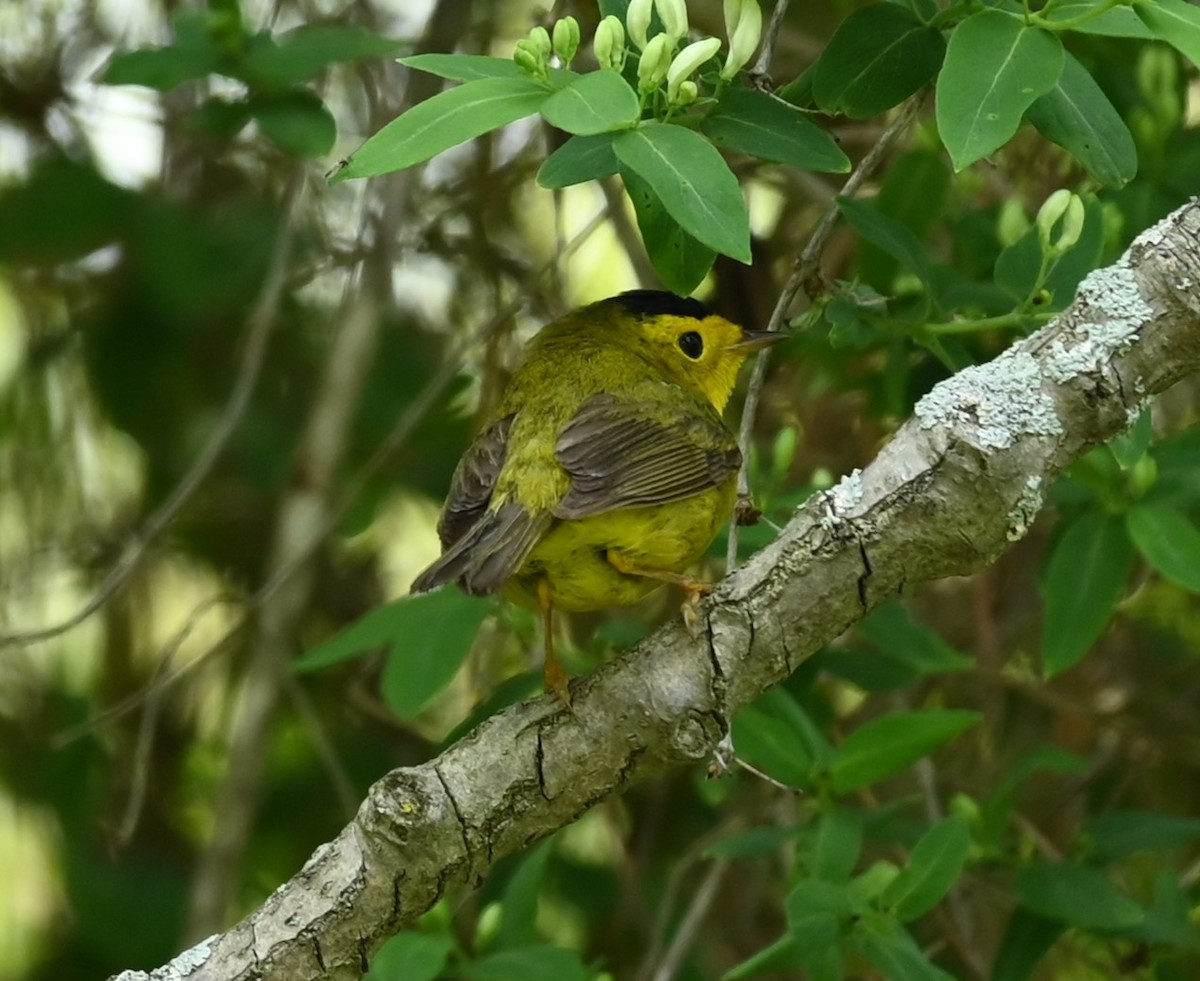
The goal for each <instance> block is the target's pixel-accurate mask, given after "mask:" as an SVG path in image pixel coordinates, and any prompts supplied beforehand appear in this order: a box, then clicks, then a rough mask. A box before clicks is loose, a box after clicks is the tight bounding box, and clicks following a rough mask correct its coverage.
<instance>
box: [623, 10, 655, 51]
mask: <svg viewBox="0 0 1200 981" xmlns="http://www.w3.org/2000/svg"><path fill="white" fill-rule="evenodd" d="M653 12H654V0H629V9H628V10H626V11H625V26H626V27H627V28H628V30H629V40H631V41H632V42H633V43H634V44H636V45H637V46H638V47H639V48H641V49H643V50H644V49H645V47H646V34H647V32H648V31H649V30H650V15H651V14H652V13H653Z"/></svg>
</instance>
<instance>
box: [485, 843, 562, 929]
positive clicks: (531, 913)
mask: <svg viewBox="0 0 1200 981" xmlns="http://www.w3.org/2000/svg"><path fill="white" fill-rule="evenodd" d="M549 860H550V842H549V841H543V842H541V843H540V844H539V845H537V846H536V847H535V848H533V849H532V850H531V851H530V852H529V853H528V854H527V855H526V856H525V857H524V859H523V860H522V861H521V865H520V867H519V868H518V869H517V871H516V872H515V873H514V874H513V877H512V878H511V879H510V880H509V882H508V888H507V889H505V890H504V899H503V901H502V902H501V904H500V928H499V929H498V930H497V932H496V946H497V947H498V948H511V947H528V946H532V945H534V944H536V943H537V939H538V935H537V905H538V894H539V893H540V892H541V891H542V880H543V879H544V878H545V877H546V863H547V862H548V861H549Z"/></svg>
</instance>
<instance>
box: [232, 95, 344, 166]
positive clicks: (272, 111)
mask: <svg viewBox="0 0 1200 981" xmlns="http://www.w3.org/2000/svg"><path fill="white" fill-rule="evenodd" d="M248 108H249V110H250V114H251V115H252V116H253V117H254V119H255V120H256V121H257V122H258V128H259V129H261V130H262V133H263V135H264V136H266V137H267V138H268V139H269V140H271V141H272V142H273V143H275V144H276V145H277V146H279V147H280V148H281V149H284V150H286V151H287V152H288V153H292V154H295V155H296V156H299V157H320V156H324V155H325V154H326V153H328V152H329V148H330V147H332V146H333V141H334V140H335V139H336V138H337V124H336V123H335V122H334V121H333V116H332V115H330V112H329V110H328V109H326V108H325V104H324V103H323V102H322V101H321V100H320V99H318V98H317V97H316V96H315V95H313V93H311V92H307V91H304V90H303V89H295V90H293V91H291V92H282V93H280V94H278V95H258V96H254V97H252V98H251V99H250V102H249V103H248Z"/></svg>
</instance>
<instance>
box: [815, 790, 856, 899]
mask: <svg viewBox="0 0 1200 981" xmlns="http://www.w3.org/2000/svg"><path fill="white" fill-rule="evenodd" d="M862 838H863V828H862V815H860V814H859V813H858V812H857V811H851V810H847V809H846V808H844V807H837V806H831V807H829V808H828V809H827V810H825V811H824V812H822V814H821V816H820V818H819V819H818V820H817V827H816V834H815V836H814V837H813V845H812V855H811V857H810V858H809V863H808V873H809V875H810V876H812V878H813V879H817V880H823V881H825V882H847V881H849V879H850V874H851V873H852V872H853V871H854V866H855V865H856V864H858V856H859V853H860V852H861V851H862Z"/></svg>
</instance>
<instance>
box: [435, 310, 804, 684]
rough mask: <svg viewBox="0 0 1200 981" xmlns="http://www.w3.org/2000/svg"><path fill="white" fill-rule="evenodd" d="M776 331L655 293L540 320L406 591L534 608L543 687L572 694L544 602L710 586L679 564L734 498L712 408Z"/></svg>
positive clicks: (734, 464)
mask: <svg viewBox="0 0 1200 981" xmlns="http://www.w3.org/2000/svg"><path fill="white" fill-rule="evenodd" d="M782 337H783V335H782V334H779V333H772V332H767V331H749V330H743V329H742V328H741V327H738V326H737V325H735V324H732V323H730V322H729V321H728V320H725V319H723V318H722V317H719V316H717V315H716V314H713V313H711V312H710V311H709V310H708V309H707V308H706V307H705V306H704V304H702V303H701V302H700V301H698V300H693V299H684V298H682V297H678V296H675V295H674V294H673V293H663V292H658V291H654V290H635V291H632V292H628V293H622V294H621V295H620V296H615V297H612V298H610V299H607V300H602V301H600V302H599V303H593V304H591V305H590V306H586V307H583V308H581V309H579V310H576V311H575V312H574V313H571V314H568V315H567V316H565V317H563V318H561V319H560V320H556V321H554V322H553V323H551V324H549V325H547V326H546V327H543V328H542V330H541V331H540V332H539V333H538V334H537V335H536V336H535V337H534V338H533V340H532V341H530V343H529V346H528V349H527V351H526V353H525V358H524V361H523V362H522V364H521V365H520V366H519V367H518V369H517V371H516V373H515V374H514V375H513V377H512V380H511V381H510V382H509V384H508V387H507V389H506V390H505V393H504V397H503V399H502V400H501V402H500V405H499V407H498V408H497V409H496V411H495V413H494V414H493V416H492V418H491V420H490V421H489V422H488V423H487V425H485V426H484V428H483V429H482V431H481V432H480V433H479V435H478V436H476V437H475V439H474V440H473V441H472V443H471V445H470V446H469V447H468V448H467V451H466V453H465V454H464V455H463V458H462V460H461V461H460V462H459V464H458V468H457V469H456V470H455V472H454V477H453V480H452V482H451V485H450V493H449V495H448V496H447V498H446V503H445V505H444V507H443V509H442V514H441V519H440V521H439V522H438V534H439V536H440V538H441V541H442V548H443V554H442V557H441V558H439V559H438V560H437V561H436V562H435V563H434V564H433V565H431V566H430V567H429V568H428V569H426V570H425V571H424V572H423V573H421V575H420V576H418V577H417V579H416V581H415V582H414V583H413V585H412V591H413V592H414V593H420V592H425V591H426V590H430V589H434V588H435V587H437V586H440V585H442V584H443V583H447V582H452V581H457V582H458V583H459V584H460V585H461V586H462V587H463V588H464V589H465V590H466V591H467V592H468V593H473V594H481V593H490V592H493V591H495V590H497V589H500V590H502V591H503V593H504V595H505V596H506V597H508V598H509V599H511V600H514V601H516V602H518V603H522V604H524V605H526V606H530V607H533V608H535V609H540V610H541V612H542V616H543V621H544V624H545V637H546V666H545V682H546V688H547V689H548V690H551V691H554V692H556V693H557V694H558V695H559V697H560V698H562V699H563V701H567V702H569V701H570V693H569V691H568V688H567V676H566V674H565V673H564V672H563V670H562V668H561V667H560V666H559V665H558V662H557V661H556V660H555V659H554V654H553V650H552V644H551V636H552V634H551V617H552V612H553V610H554V609H555V608H558V609H561V610H568V611H584V610H598V609H603V608H606V607H610V606H621V605H625V604H628V603H635V602H637V601H638V600H640V599H641V598H642V597H644V596H645V595H646V594H648V593H650V592H651V591H653V590H654V589H656V588H657V587H659V586H661V585H662V584H663V583H664V582H673V583H678V584H680V585H682V586H683V587H684V589H685V590H687V591H688V592H689V593H690V594H691V596H693V597H694V596H697V595H698V594H700V593H704V592H708V591H709V589H710V588H711V587H710V586H709V584H707V583H705V582H702V581H700V580H696V579H692V578H689V577H688V576H686V575H685V574H684V573H685V571H686V570H687V568H688V567H689V566H691V565H692V564H693V563H694V562H695V561H696V560H697V559H699V558H700V556H701V555H702V554H704V551H705V549H707V548H708V546H709V544H710V543H711V542H712V540H713V538H715V537H716V534H717V532H718V531H719V530H720V529H721V526H722V525H723V524H724V523H725V521H726V519H727V518H728V517H729V515H730V512H731V510H732V507H733V502H734V496H735V491H736V482H737V471H738V467H739V466H740V465H741V453H740V452H739V451H738V447H737V441H736V440H735V439H734V436H733V433H731V432H730V431H729V429H728V427H726V425H725V423H724V422H723V421H722V420H721V411H722V410H723V409H724V408H725V403H726V402H727V401H728V400H729V396H730V393H731V392H732V391H733V386H734V382H735V380H736V378H737V372H738V368H739V367H740V366H741V364H742V362H743V361H744V360H745V359H746V356H747V355H748V354H750V352H752V351H755V350H758V349H759V348H762V347H765V346H766V345H768V344H771V343H773V342H775V341H778V340H781V339H782Z"/></svg>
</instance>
